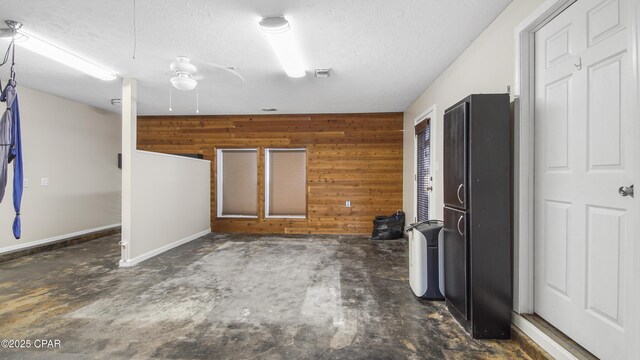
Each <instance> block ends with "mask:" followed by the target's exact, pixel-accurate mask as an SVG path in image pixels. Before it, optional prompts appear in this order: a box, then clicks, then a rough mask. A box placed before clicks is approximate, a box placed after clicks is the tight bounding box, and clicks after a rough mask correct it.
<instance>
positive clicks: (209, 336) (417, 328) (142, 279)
mask: <svg viewBox="0 0 640 360" xmlns="http://www.w3.org/2000/svg"><path fill="white" fill-rule="evenodd" d="M118 241H119V236H118V235H115V236H109V237H106V238H102V239H98V240H94V241H91V242H87V243H83V244H80V245H75V246H71V247H68V248H64V249H59V250H55V251H51V252H46V253H41V254H36V255H31V256H27V257H23V258H20V259H17V260H12V261H8V262H4V263H0V339H25V340H31V341H32V342H31V347H30V348H28V349H6V348H0V358H2V359H11V358H16V359H18V358H19V359H24V358H27V359H52V358H64V359H75V358H78V359H79V358H82V359H86V358H108V359H129V358H161V359H162V358H164V359H213V358H215V359H250V358H263V359H329V358H331V359H403V358H408V359H515V358H525V359H526V358H527V356H526V355H525V354H524V353H523V352H522V350H521V349H520V348H519V347H518V346H517V345H516V343H515V342H513V341H476V340H472V339H471V338H470V337H469V336H468V335H467V334H466V333H465V332H464V330H463V329H462V328H461V327H460V326H459V325H458V324H457V323H456V322H455V320H454V319H453V318H452V317H451V315H449V313H448V312H447V310H446V308H445V306H444V303H443V302H437V301H436V302H431V301H422V300H418V299H416V298H415V297H414V296H413V294H412V293H411V291H410V289H409V284H408V279H407V254H406V250H407V245H406V242H405V241H404V240H395V241H378V242H373V241H370V240H369V239H368V238H366V237H355V236H277V237H276V236H258V235H239V234H233V235H232V234H211V235H208V236H205V237H203V238H200V239H198V240H195V241H192V242H190V243H188V244H186V245H183V246H180V247H179V248H176V249H173V250H171V251H169V252H166V253H164V254H161V255H159V256H157V257H155V258H153V259H150V260H148V261H146V262H143V263H141V264H139V265H138V266H136V267H133V268H126V269H123V268H118V267H117V261H118V259H119V257H120V252H119V248H118ZM36 339H47V340H60V343H61V347H59V348H55V347H54V348H42V347H40V348H35V340H36ZM38 344H39V345H40V346H41V345H42V343H38ZM45 344H46V343H45ZM23 345H24V344H23ZM48 345H51V343H48ZM53 346H55V343H54V344H53Z"/></svg>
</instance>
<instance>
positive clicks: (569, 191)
mask: <svg viewBox="0 0 640 360" xmlns="http://www.w3.org/2000/svg"><path fill="white" fill-rule="evenodd" d="M626 1H637V0H578V1H577V2H576V3H574V4H573V5H571V6H570V7H569V8H568V9H567V10H565V11H564V12H562V13H561V14H560V15H558V16H557V17H556V18H555V19H553V20H552V21H551V22H550V23H548V24H547V25H545V26H544V27H543V28H541V29H540V30H539V31H537V32H536V34H535V102H536V103H535V113H536V115H535V204H534V206H535V213H534V217H535V230H534V231H535V289H534V293H535V299H534V308H535V312H536V313H537V314H538V315H540V316H541V317H543V318H544V319H546V320H547V321H549V322H550V323H551V324H553V325H554V326H556V327H557V328H558V329H560V330H561V331H562V332H564V333H565V334H567V335H568V336H569V337H571V338H572V339H573V340H575V341H577V342H578V343H579V344H581V345H582V346H583V347H585V348H586V349H587V350H589V351H591V352H592V353H593V354H594V355H596V356H598V357H600V358H604V359H624V358H626V355H625V351H626V350H625V348H626V346H628V344H629V341H630V339H629V338H627V333H628V332H629V326H630V323H631V321H630V319H629V317H628V316H627V313H628V307H629V306H640V305H639V304H638V302H637V299H636V300H635V301H634V299H633V298H632V297H633V296H635V295H634V292H633V291H632V288H631V286H632V284H633V282H632V281H633V278H632V276H633V274H632V271H631V269H632V263H633V262H634V261H640V259H634V258H633V257H632V255H633V254H632V252H631V251H626V249H631V245H630V244H631V242H632V241H637V239H635V238H634V234H633V227H634V226H635V224H634V223H635V222H636V221H637V220H634V219H638V215H639V214H636V213H635V212H636V210H635V207H634V201H637V200H634V199H633V198H632V197H631V196H626V197H623V196H621V195H620V194H619V193H618V189H619V187H621V186H630V185H632V184H634V182H635V181H636V180H637V179H636V178H634V177H635V174H636V173H635V169H633V164H634V163H633V159H634V156H636V155H638V154H633V152H632V148H633V144H634V142H636V141H638V139H635V138H634V137H633V136H632V135H631V131H630V130H632V129H634V128H635V124H633V123H632V121H637V119H635V118H632V117H631V116H630V106H629V105H630V104H634V103H635V101H634V102H632V103H630V99H629V95H630V91H631V88H630V86H631V85H632V84H631V81H632V80H631V79H632V78H633V77H632V69H631V56H632V53H631V50H632V47H631V46H630V43H631V42H630V34H631V30H629V21H628V18H627V13H626V12H625V6H626V5H627V2H626ZM636 101H637V100H636Z"/></svg>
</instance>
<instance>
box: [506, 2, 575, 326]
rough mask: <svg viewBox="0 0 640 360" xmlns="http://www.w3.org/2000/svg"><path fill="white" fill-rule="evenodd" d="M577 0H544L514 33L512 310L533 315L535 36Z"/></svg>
mask: <svg viewBox="0 0 640 360" xmlns="http://www.w3.org/2000/svg"><path fill="white" fill-rule="evenodd" d="M575 1H576V0H547V1H545V2H544V3H543V4H542V5H540V6H539V7H538V8H537V9H536V10H535V11H534V12H533V13H532V14H531V15H529V16H528V17H527V18H526V19H525V20H524V21H523V22H521V23H520V24H519V25H518V26H517V27H516V28H515V30H514V35H515V79H514V95H515V96H516V97H517V98H518V101H517V107H516V109H518V108H519V111H517V112H516V113H515V116H516V119H515V124H514V125H515V136H514V182H513V183H514V194H515V196H514V236H515V239H514V294H513V295H514V296H513V309H514V310H515V311H516V312H518V313H521V314H523V313H524V314H529V313H533V310H534V308H533V299H534V295H533V284H534V280H533V275H534V269H533V264H534V261H533V253H534V248H533V245H534V237H533V228H534V223H533V199H534V197H533V189H534V184H533V172H534V159H533V154H534V148H533V146H534V141H533V135H534V132H533V119H534V113H533V111H534V100H535V99H534V88H533V87H534V80H535V78H534V66H533V65H534V63H533V61H534V59H533V54H534V35H535V32H536V31H537V30H538V29H540V28H541V27H542V26H544V25H545V24H547V23H548V22H549V21H551V20H552V19H553V18H554V17H555V16H556V15H558V14H559V13H560V12H562V11H563V10H564V9H566V8H567V7H569V6H570V5H571V4H573V3H574V2H575Z"/></svg>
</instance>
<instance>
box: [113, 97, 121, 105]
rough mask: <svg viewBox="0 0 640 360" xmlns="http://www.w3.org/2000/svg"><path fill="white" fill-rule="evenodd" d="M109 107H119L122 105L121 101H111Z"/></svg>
mask: <svg viewBox="0 0 640 360" xmlns="http://www.w3.org/2000/svg"><path fill="white" fill-rule="evenodd" d="M111 105H113V106H120V105H122V100H120V99H111Z"/></svg>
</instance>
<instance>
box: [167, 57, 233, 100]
mask: <svg viewBox="0 0 640 360" xmlns="http://www.w3.org/2000/svg"><path fill="white" fill-rule="evenodd" d="M204 67H212V68H216V69H221V70H224V71H227V72H229V73H231V74H233V75H235V76H236V77H238V78H239V79H240V80H241V81H242V82H244V78H243V77H242V75H240V73H239V72H238V68H236V67H234V66H222V65H218V64H215V63H209V62H207V63H204ZM166 73H167V74H168V75H174V76H173V77H172V78H171V79H169V81H170V82H171V85H173V87H174V88H176V89H178V90H181V91H191V90H193V89H195V88H196V86H198V81H199V80H202V79H204V76H203V75H202V73H201V72H199V71H198V68H197V67H196V66H195V65H194V64H192V63H191V60H190V59H189V58H188V57H186V56H178V57H177V58H176V60H175V61H174V62H172V63H171V64H170V65H169V70H168V71H167V72H166Z"/></svg>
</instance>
